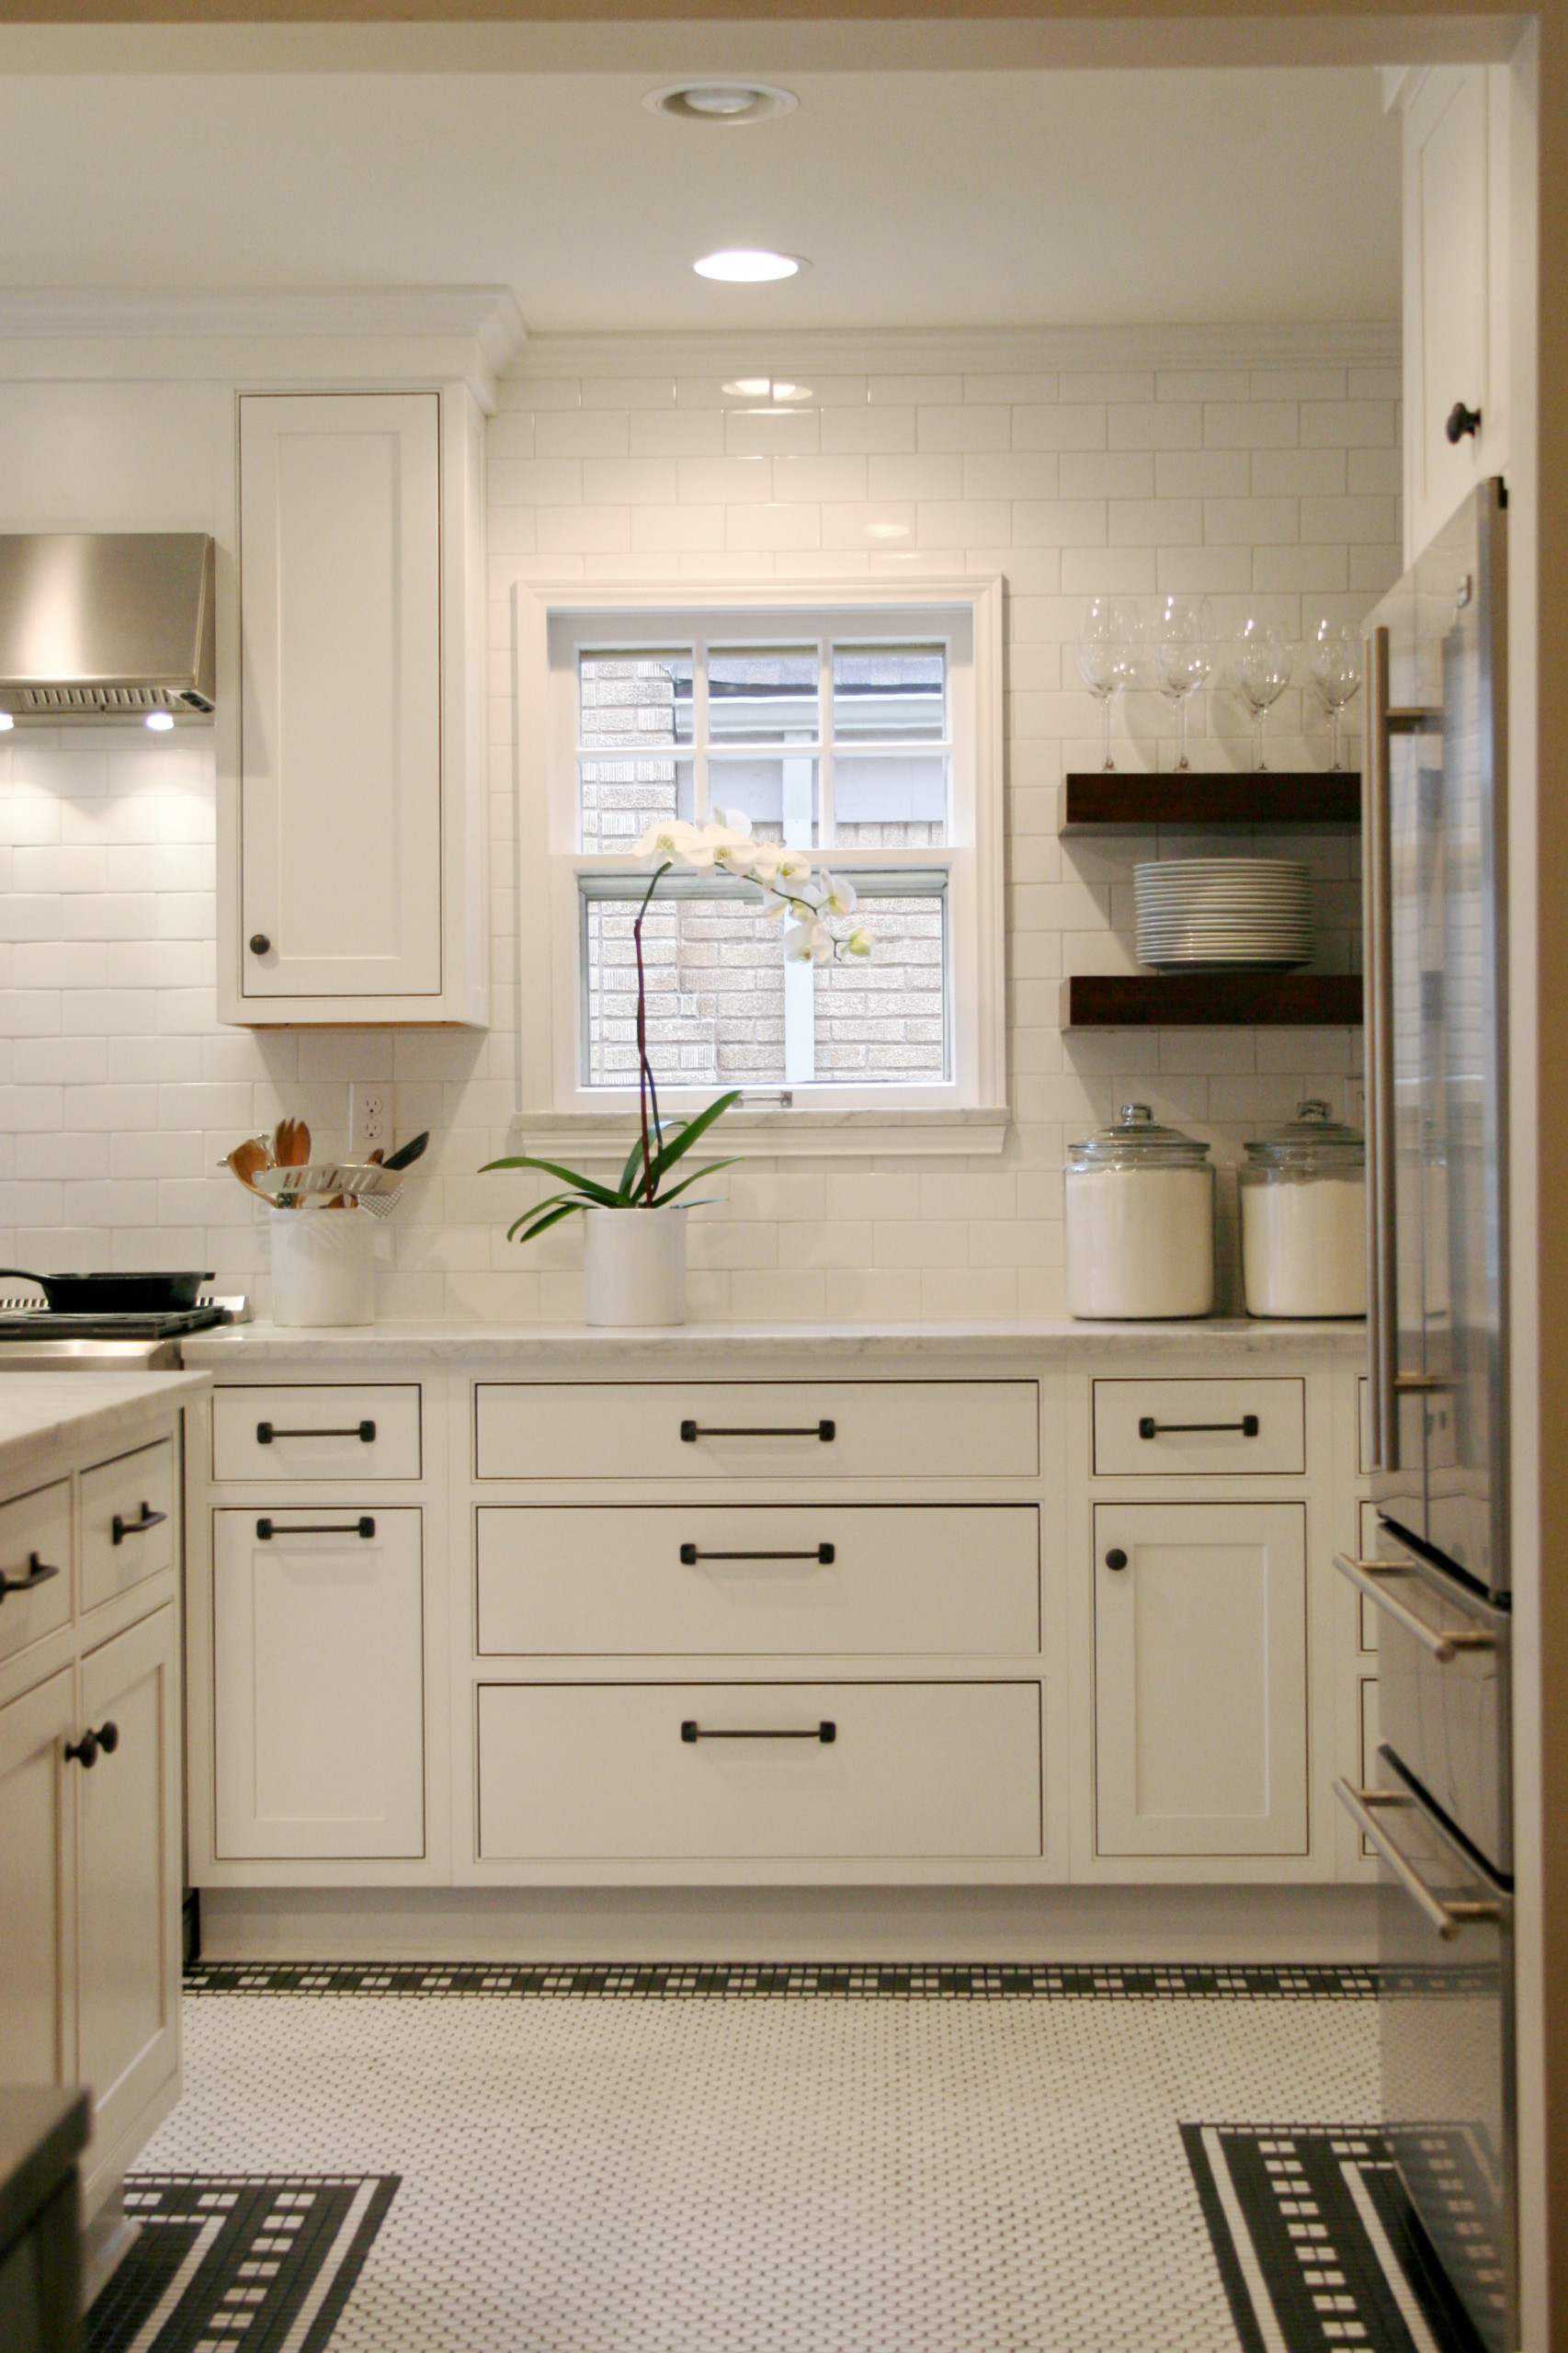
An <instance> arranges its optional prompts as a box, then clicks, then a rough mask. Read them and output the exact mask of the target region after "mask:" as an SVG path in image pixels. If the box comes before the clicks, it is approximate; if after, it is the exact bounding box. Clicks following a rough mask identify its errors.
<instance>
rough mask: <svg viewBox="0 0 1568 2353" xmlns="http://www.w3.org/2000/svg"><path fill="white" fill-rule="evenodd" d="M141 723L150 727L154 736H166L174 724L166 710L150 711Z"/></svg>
mask: <svg viewBox="0 0 1568 2353" xmlns="http://www.w3.org/2000/svg"><path fill="white" fill-rule="evenodd" d="M174 723H175V722H174V721H173V719H172V718H171V717H170V716H169V713H168V712H167V711H166V710H150V711H149V712H148V713H147V716H146V718H145V719H144V720H143V721H142V725H143V726H144V727H150V728H151V729H152V731H153V734H154V735H166V734H167V733H168V731H169V729H170V728H171V727H172V726H173V725H174Z"/></svg>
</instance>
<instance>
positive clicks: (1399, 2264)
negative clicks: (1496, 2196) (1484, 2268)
mask: <svg viewBox="0 0 1568 2353" xmlns="http://www.w3.org/2000/svg"><path fill="white" fill-rule="evenodd" d="M1181 2134H1182V2140H1183V2142H1184V2143H1185V2144H1186V2148H1187V2161H1188V2163H1189V2164H1190V2165H1191V2167H1192V2173H1193V2178H1194V2180H1195V2182H1196V2183H1197V2185H1198V2193H1199V2200H1200V2202H1201V2204H1202V2207H1203V2215H1204V2220H1205V2222H1207V2223H1208V2225H1209V2232H1210V2237H1211V2239H1212V2240H1213V2243H1214V2254H1215V2258H1216V2260H1217V2262H1218V2264H1219V2266H1220V2271H1221V2278H1222V2279H1223V2280H1224V2284H1225V2292H1226V2295H1227V2297H1228V2298H1229V2300H1230V2304H1231V2313H1232V2317H1233V2320H1234V2323H1235V2327H1236V2334H1237V2336H1238V2338H1239V2339H1240V2341H1241V2344H1242V2347H1244V2353H1270V2348H1278V2347H1280V2346H1283V2347H1285V2353H1357V2348H1359V2353H1429V2348H1430V2347H1433V2346H1436V2347H1437V2353H1484V2348H1483V2344H1482V2339H1481V2337H1480V2336H1479V2335H1478V2334H1477V2332H1476V2329H1475V2327H1474V2326H1473V2325H1472V2323H1471V2320H1470V2319H1469V2317H1468V2315H1467V2314H1466V2313H1465V2311H1464V2309H1463V2307H1462V2306H1461V2305H1460V2302H1459V2300H1458V2298H1457V2297H1456V2296H1455V2294H1454V2292H1453V2290H1452V2288H1451V2287H1450V2286H1449V2282H1448V2281H1447V2280H1446V2279H1444V2277H1443V2274H1442V2272H1441V2270H1440V2268H1438V2266H1437V2263H1436V2261H1435V2259H1434V2257H1433V2255H1432V2251H1431V2247H1430V2244H1429V2242H1428V2241H1427V2239H1426V2234H1425V2232H1424V2231H1423V2229H1422V2227H1421V2224H1420V2222H1419V2221H1418V2219H1417V2217H1416V2215H1415V2211H1414V2209H1413V2208H1412V2206H1411V2204H1410V2201H1409V2200H1408V2198H1407V2197H1406V2195H1405V2192H1404V2188H1403V2184H1402V2182H1401V2180H1400V2177H1399V2169H1398V2166H1397V2165H1396V2163H1395V2160H1394V2154H1393V2149H1392V2144H1391V2143H1389V2141H1388V2140H1387V2139H1386V2138H1385V2137H1384V2135H1383V2134H1382V2133H1381V2132H1376V2131H1366V2130H1364V2129H1346V2128H1339V2129H1337V2130H1336V2129H1335V2128H1333V2127H1324V2126H1322V2125H1312V2126H1307V2127H1297V2126H1295V2125H1267V2124H1263V2125H1258V2124H1252V2125H1227V2124H1184V2125H1183V2126H1182V2128H1181ZM1358 2190H1359V2191H1360V2192H1361V2193H1362V2197H1363V2198H1364V2200H1365V2205H1366V2206H1367V2207H1369V2208H1370V2209H1371V2210H1372V2211H1373V2212H1374V2214H1375V2217H1376V2223H1377V2225H1379V2226H1381V2236H1382V2238H1383V2240H1384V2242H1385V2244H1386V2248H1387V2258H1386V2259H1385V2256H1384V2254H1383V2253H1382V2252H1381V2251H1380V2249H1379V2247H1378V2245H1376V2244H1375V2238H1376V2231H1375V2230H1374V2231H1369V2229H1368V2226H1367V2222H1366V2220H1365V2213H1364V2209H1363V2205H1362V2204H1361V2202H1359V2201H1358ZM1391 2262H1392V2268H1391ZM1494 2277H1495V2278H1496V2279H1497V2280H1498V2283H1499V2285H1498V2294H1499V2297H1500V2294H1501V2286H1500V2282H1501V2273H1500V2272H1497V2273H1496V2274H1495V2275H1494Z"/></svg>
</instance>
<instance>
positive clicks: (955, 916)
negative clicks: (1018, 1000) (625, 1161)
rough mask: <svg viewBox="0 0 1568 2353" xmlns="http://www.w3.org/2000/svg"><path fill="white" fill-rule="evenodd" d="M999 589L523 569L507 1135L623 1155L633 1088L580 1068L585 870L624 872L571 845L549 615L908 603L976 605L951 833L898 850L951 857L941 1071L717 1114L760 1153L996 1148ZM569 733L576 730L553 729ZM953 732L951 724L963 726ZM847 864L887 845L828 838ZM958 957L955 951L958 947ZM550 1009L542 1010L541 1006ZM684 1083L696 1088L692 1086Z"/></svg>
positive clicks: (571, 784) (999, 1085)
mask: <svg viewBox="0 0 1568 2353" xmlns="http://www.w3.org/2000/svg"><path fill="white" fill-rule="evenodd" d="M1003 592H1004V584H1003V581H1002V579H1001V578H1000V577H999V576H992V577H969V578H965V577H960V578H957V579H922V580H919V581H908V582H893V581H888V580H881V579H879V580H864V581H850V580H830V581H806V580H802V581H794V580H790V581H784V580H767V581H756V582H753V583H747V584H745V585H730V584H727V583H719V582H715V583H712V584H708V583H704V582H702V581H699V580H683V581H669V582H661V583H659V584H656V585H655V584H652V583H642V582H635V581H633V582H628V581H617V582H614V583H609V584H602V585H601V584H597V583H590V582H585V581H581V580H571V581H562V582H560V583H539V582H533V581H517V582H515V583H514V584H513V589H512V620H513V630H512V655H513V676H514V698H513V699H514V706H515V726H516V733H515V738H514V741H515V744H516V748H517V804H516V824H517V846H518V847H517V925H518V954H517V966H518V981H519V984H520V992H521V1005H522V1007H523V1019H522V1023H521V1029H522V1033H523V1034H522V1038H521V1049H520V1069H519V1074H518V1076H519V1086H518V1108H517V1114H516V1116H515V1117H514V1119H513V1120H512V1123H511V1129H510V1133H509V1139H508V1141H509V1144H510V1146H511V1148H513V1149H517V1150H525V1151H528V1152H532V1153H534V1154H539V1155H541V1156H543V1157H546V1158H555V1157H572V1156H575V1157H576V1158H579V1159H580V1158H583V1157H585V1156H587V1157H589V1158H593V1159H599V1160H607V1161H608V1160H610V1159H614V1158H617V1157H624V1154H625V1152H626V1150H627V1147H628V1144H629V1142H630V1141H631V1136H632V1134H633V1132H634V1130H635V1097H634V1095H632V1094H631V1090H630V1089H629V1090H627V1093H628V1097H629V1100H628V1101H627V1102H626V1103H625V1104H620V1103H618V1102H616V1101H614V1100H613V1099H612V1100H609V1101H607V1099H606V1093H607V1091H606V1090H605V1089H603V1088H598V1087H596V1088H592V1089H590V1088H588V1087H587V1086H585V1085H583V1083H582V1076H581V1069H580V1062H579V1052H580V1047H579V1039H578V1017H579V995H580V980H579V961H578V960H579V948H578V938H577V926H578V920H579V910H578V892H577V876H578V874H579V873H580V872H584V871H588V872H591V871H593V870H596V869H599V870H616V869H620V870H624V868H625V865H626V860H625V858H624V857H618V856H616V855H615V854H614V853H609V852H584V851H582V850H581V849H579V847H578V810H577V793H576V783H575V771H574V758H573V754H574V748H575V710H574V704H570V705H569V704H568V699H567V698H566V697H565V696H564V695H563V693H562V688H561V681H560V680H559V679H552V676H551V665H550V652H549V641H550V630H551V622H552V621H553V620H559V619H562V618H567V619H570V620H574V621H580V620H585V619H586V620H592V621H593V622H594V623H595V624H596V625H603V626H604V627H605V628H606V630H607V631H615V630H616V629H617V628H618V627H619V628H624V629H625V630H626V631H627V632H628V634H629V635H630V636H632V637H639V636H641V637H644V638H645V637H646V634H647V623H648V620H649V619H650V617H653V619H655V620H657V618H658V617H659V616H662V615H665V614H670V615H676V614H686V613H702V614H704V615H707V616H710V617H711V616H713V615H715V614H723V615H728V614H732V613H733V614H734V615H735V616H736V618H737V620H740V621H743V622H744V617H745V616H746V615H748V614H751V613H757V614H761V613H767V614H785V615H788V614H791V613H796V612H799V613H801V614H802V615H803V614H805V613H812V614H819V615H820V614H835V613H837V614H844V613H849V614H853V613H855V612H857V611H859V610H861V609H868V610H869V609H875V610H876V612H877V613H878V614H879V615H882V614H889V615H896V616H899V617H900V618H901V619H903V617H905V616H906V617H907V625H908V628H909V630H910V632H911V634H912V635H913V634H917V633H919V631H921V630H922V628H923V627H926V626H929V625H930V620H931V619H932V618H933V617H934V616H936V615H937V614H939V613H941V612H943V611H946V612H951V611H953V610H954V609H955V608H958V609H960V610H961V611H962V612H963V613H964V614H965V615H966V616H967V619H968V623H969V631H970V637H971V649H972V651H971V665H970V674H969V680H968V687H967V695H968V699H969V702H970V704H971V709H970V710H969V712H968V713H967V714H966V715H965V717H964V721H963V724H962V726H961V729H960V712H959V710H958V709H957V707H956V705H955V709H954V720H953V736H954V742H955V754H954V767H953V833H954V835H955V838H954V840H953V842H952V844H951V845H950V846H949V847H947V848H945V849H942V850H939V851H938V850H934V849H933V850H926V851H924V852H915V853H913V854H908V853H906V854H905V857H904V858H900V859H899V860H898V861H897V862H898V863H900V864H902V863H904V862H905V858H907V862H908V863H910V864H939V865H943V866H946V867H947V868H948V869H949V875H950V880H949V892H948V898H949V923H950V925H951V934H952V936H951V949H950V961H949V972H950V985H951V988H952V1015H951V1033H950V1034H951V1075H950V1077H949V1079H948V1080H946V1081H945V1082H941V1083H938V1084H923V1085H920V1086H896V1085H894V1086H868V1087H849V1086H842V1085H833V1084H824V1085H823V1086H820V1087H812V1088H797V1089H794V1090H792V1093H793V1095H794V1103H793V1106H792V1108H789V1109H781V1108H766V1107H765V1104H764V1103H760V1102H759V1103H758V1104H757V1105H755V1106H749V1105H746V1104H744V1103H743V1104H740V1105H737V1106H736V1108H735V1109H734V1110H733V1111H732V1112H730V1113H729V1114H728V1115H727V1117H726V1119H725V1121H724V1144H725V1149H726V1150H727V1151H730V1152H738V1153H742V1154H750V1155H761V1156H766V1157H768V1158H779V1157H785V1158H787V1157H795V1156H800V1155H802V1154H810V1155H831V1154H839V1155H842V1154H854V1155H855V1156H856V1157H864V1156H866V1155H867V1154H876V1155H878V1156H881V1155H884V1154H927V1153H937V1154H951V1153H961V1154H990V1153H998V1152H1000V1151H1001V1149H1002V1146H1003V1142H1004V1141H1005V1138H1006V1129H1007V1125H1008V1119H1009V1114H1008V1110H1007V1106H1006V1028H1005V1017H1004V1009H1005V1003H1006V961H1005V960H1006V941H1005V924H1004V902H1003V809H1004V789H1003V788H1004V778H1003V757H1004V752H1003V723H1002V642H1003ZM566 732H570V733H571V736H572V742H571V743H570V744H565V743H563V741H562V736H563V733H566ZM960 737H961V740H960ZM824 857H825V858H827V859H829V860H830V861H831V863H832V864H833V865H834V866H835V868H839V869H841V870H843V871H844V872H846V874H849V875H851V876H852V875H853V873H854V871H855V869H856V866H857V865H860V866H863V867H874V868H881V869H884V870H885V869H886V867H887V866H888V865H889V864H890V863H892V862H893V861H892V860H891V859H890V858H889V856H888V854H887V853H886V852H885V851H883V852H881V853H878V852H875V851H866V852H863V853H859V854H856V853H852V852H847V851H846V852H838V853H835V852H833V851H832V850H828V851H826V852H824ZM960 960H961V961H960ZM540 1013H546V1014H547V1017H543V1018H540V1017H536V1016H537V1015H538V1014H540ZM711 1097H712V1089H711V1088H703V1089H699V1090H689V1089H688V1090H665V1089H664V1088H661V1090H660V1103H661V1108H665V1106H666V1103H667V1108H670V1109H672V1110H680V1109H690V1108H695V1107H697V1106H699V1105H700V1104H701V1103H703V1102H707V1101H710V1100H711ZM688 1098H689V1099H688Z"/></svg>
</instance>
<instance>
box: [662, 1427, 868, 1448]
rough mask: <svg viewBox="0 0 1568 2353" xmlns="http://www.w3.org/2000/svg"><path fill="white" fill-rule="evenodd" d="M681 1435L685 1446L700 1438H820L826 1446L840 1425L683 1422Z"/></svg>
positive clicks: (693, 1443)
mask: <svg viewBox="0 0 1568 2353" xmlns="http://www.w3.org/2000/svg"><path fill="white" fill-rule="evenodd" d="M680 1435H681V1443H682V1444H683V1445H684V1446H695V1445H696V1444H697V1441H698V1439H699V1438H821V1440H822V1442H823V1444H824V1446H831V1445H832V1443H833V1441H834V1439H835V1438H836V1437H837V1436H838V1425H837V1424H836V1423H835V1422H807V1423H805V1424H804V1425H796V1426H794V1427H771V1428H769V1427H764V1426H762V1425H761V1424H758V1423H750V1424H748V1425H747V1426H746V1427H744V1428H736V1429H715V1428H713V1427H711V1426H710V1427H708V1428H707V1429H699V1427H698V1425H697V1424H696V1423H695V1422H682V1424H681V1426H680Z"/></svg>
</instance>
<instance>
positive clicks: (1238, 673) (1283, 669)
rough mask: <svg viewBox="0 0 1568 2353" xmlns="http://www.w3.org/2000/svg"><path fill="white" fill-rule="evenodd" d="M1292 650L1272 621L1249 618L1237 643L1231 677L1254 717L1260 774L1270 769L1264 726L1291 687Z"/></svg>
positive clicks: (1254, 735)
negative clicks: (1271, 712) (1265, 747)
mask: <svg viewBox="0 0 1568 2353" xmlns="http://www.w3.org/2000/svg"><path fill="white" fill-rule="evenodd" d="M1290 670H1291V656H1290V646H1289V645H1288V644H1287V643H1286V642H1285V638H1284V635H1283V633H1282V631H1279V630H1278V629H1276V628H1275V626H1274V623H1273V622H1272V621H1260V620H1256V619H1253V618H1250V617H1249V618H1248V620H1245V621H1244V623H1243V624H1242V629H1241V632H1240V634H1239V636H1238V637H1237V639H1236V650H1235V653H1234V654H1233V656H1232V660H1231V676H1232V678H1233V680H1234V682H1235V686H1236V691H1237V692H1238V694H1240V696H1241V698H1242V700H1243V701H1244V703H1245V704H1246V706H1247V709H1248V710H1250V711H1251V713H1252V723H1253V748H1254V751H1255V753H1256V760H1255V762H1254V765H1255V767H1256V769H1257V771H1258V773H1259V774H1260V775H1261V774H1262V772H1263V771H1264V770H1265V769H1266V768H1267V766H1268V762H1267V760H1266V759H1265V758H1264V756H1263V722H1264V721H1265V720H1266V719H1267V716H1268V714H1269V712H1270V711H1271V710H1273V708H1274V706H1275V704H1276V703H1277V702H1278V699H1279V698H1280V696H1281V695H1282V694H1283V693H1284V691H1285V689H1286V688H1287V687H1288V686H1289V685H1290Z"/></svg>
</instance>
